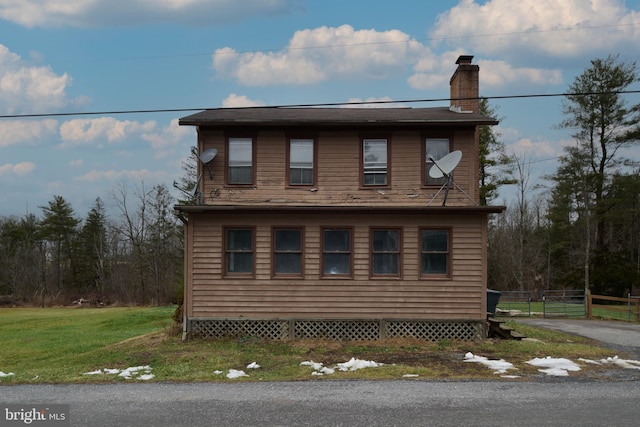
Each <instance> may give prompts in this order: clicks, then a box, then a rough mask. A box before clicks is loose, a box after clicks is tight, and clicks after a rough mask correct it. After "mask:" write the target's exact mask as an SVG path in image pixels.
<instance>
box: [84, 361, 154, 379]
mask: <svg viewBox="0 0 640 427" xmlns="http://www.w3.org/2000/svg"><path fill="white" fill-rule="evenodd" d="M152 369H153V368H151V366H149V365H145V366H133V367H130V368H127V369H124V370H120V369H108V368H104V369H96V370H95V371H91V372H85V373H84V374H82V375H102V374H110V375H116V374H118V376H119V377H122V378H124V379H127V380H130V379H131V378H135V379H137V380H142V381H147V380H150V379H153V378H155V375H153V374H152V373H151V371H152ZM141 373H142V375H140V374H141Z"/></svg>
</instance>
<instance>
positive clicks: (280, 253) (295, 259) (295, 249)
mask: <svg viewBox="0 0 640 427" xmlns="http://www.w3.org/2000/svg"><path fill="white" fill-rule="evenodd" d="M273 260H274V261H273V274H274V275H295V276H301V275H302V230H300V229H294V228H286V229H285V228H282V229H280V228H279V229H274V230H273Z"/></svg>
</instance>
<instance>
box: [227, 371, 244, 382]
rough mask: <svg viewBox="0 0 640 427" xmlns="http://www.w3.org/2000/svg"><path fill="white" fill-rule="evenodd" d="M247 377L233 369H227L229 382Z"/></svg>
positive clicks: (242, 372)
mask: <svg viewBox="0 0 640 427" xmlns="http://www.w3.org/2000/svg"><path fill="white" fill-rule="evenodd" d="M248 376H249V375H247V374H245V372H244V371H237V370H235V369H229V372H228V373H227V378H229V379H230V380H232V379H235V378H240V377H248Z"/></svg>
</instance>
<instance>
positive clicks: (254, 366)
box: [247, 362, 260, 369]
mask: <svg viewBox="0 0 640 427" xmlns="http://www.w3.org/2000/svg"><path fill="white" fill-rule="evenodd" d="M259 367H260V365H258V364H257V363H256V362H252V363H249V364H248V365H247V369H258V368H259Z"/></svg>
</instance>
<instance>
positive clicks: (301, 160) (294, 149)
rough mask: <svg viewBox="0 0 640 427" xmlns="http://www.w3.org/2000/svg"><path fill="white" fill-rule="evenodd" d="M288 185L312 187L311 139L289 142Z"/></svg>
mask: <svg viewBox="0 0 640 427" xmlns="http://www.w3.org/2000/svg"><path fill="white" fill-rule="evenodd" d="M288 154H289V185H314V183H315V182H314V181H315V179H314V176H315V174H314V172H315V171H314V169H315V155H314V154H315V144H314V140H313V139H298V138H295V139H294V138H292V139H290V140H289V151H288Z"/></svg>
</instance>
